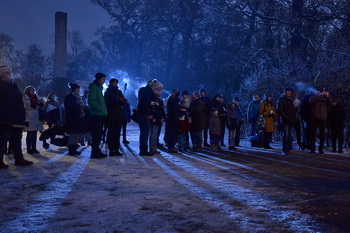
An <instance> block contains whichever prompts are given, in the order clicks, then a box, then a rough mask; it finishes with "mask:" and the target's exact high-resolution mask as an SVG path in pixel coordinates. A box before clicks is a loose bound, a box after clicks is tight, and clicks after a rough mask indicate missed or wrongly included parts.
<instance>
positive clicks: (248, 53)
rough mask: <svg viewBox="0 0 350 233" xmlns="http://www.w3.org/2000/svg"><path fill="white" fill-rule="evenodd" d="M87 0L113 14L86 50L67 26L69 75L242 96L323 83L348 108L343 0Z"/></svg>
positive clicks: (347, 26) (349, 55)
mask: <svg viewBox="0 0 350 233" xmlns="http://www.w3.org/2000/svg"><path fill="white" fill-rule="evenodd" d="M91 2H92V3H94V4H96V5H98V6H100V7H102V8H103V9H104V10H105V11H106V12H107V13H108V14H109V15H110V17H111V22H112V26H110V27H102V28H99V29H98V30H97V32H96V35H97V36H98V38H99V39H98V40H96V41H95V42H93V43H92V45H91V46H90V47H87V46H83V41H82V38H81V36H80V35H79V32H77V31H74V32H71V33H70V40H69V45H70V50H69V51H70V57H69V63H68V67H67V72H68V77H69V78H70V79H72V80H84V79H88V80H90V79H91V77H92V74H93V73H94V72H96V71H97V70H99V71H103V72H106V73H108V72H112V71H115V70H116V69H121V70H124V71H126V72H128V73H129V75H130V76H131V77H140V78H142V79H143V80H147V79H153V78H156V79H158V80H161V81H162V82H163V84H164V86H165V88H166V89H172V88H178V89H179V90H189V91H192V90H198V88H199V87H204V88H206V89H207V91H208V95H209V96H213V95H214V94H216V93H221V94H223V95H224V96H225V97H226V99H227V100H230V99H231V98H232V97H234V96H236V95H238V96H240V97H241V99H242V100H243V101H247V100H250V99H251V97H252V96H253V94H254V93H258V94H260V95H263V94H264V93H266V92H268V93H273V94H274V95H275V96H276V99H277V97H278V96H279V95H280V94H282V92H283V89H284V88H285V87H291V88H293V89H296V90H297V91H299V92H305V91H306V90H307V89H308V88H309V87H310V88H311V87H314V88H326V89H328V90H329V91H330V93H331V95H333V96H336V97H338V98H340V99H341V100H342V101H343V102H344V104H345V105H346V106H347V107H349V103H348V101H349V100H348V98H346V95H348V93H349V91H350V90H349V89H350V79H349V78H348V74H350V70H349V69H350V66H349V63H350V48H349V45H350V13H349V12H350V2H349V1H348V0H333V1H328V0H319V1H306V0H285V1H284V0H280V1H277V0H243V1H234V0H91ZM91 17H93V16H91ZM34 48H35V47H34ZM48 60H50V59H48ZM51 60H52V59H51ZM42 62H43V63H45V62H46V61H45V60H43V61H42ZM29 67H30V68H31V66H29ZM39 67H43V66H39ZM23 69H24V68H22V75H23V76H25V77H28V76H27V75H25V74H24V73H23V72H24V71H23ZM26 72H27V73H29V71H28V70H27V71H26ZM41 74H42V73H41ZM50 75H52V72H51V73H50V72H48V71H46V77H50ZM301 96H302V93H301Z"/></svg>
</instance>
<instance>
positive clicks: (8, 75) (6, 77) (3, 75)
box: [0, 72, 11, 80]
mask: <svg viewBox="0 0 350 233" xmlns="http://www.w3.org/2000/svg"><path fill="white" fill-rule="evenodd" d="M0 77H2V78H3V79H6V80H10V79H11V72H5V73H2V74H1V75H0Z"/></svg>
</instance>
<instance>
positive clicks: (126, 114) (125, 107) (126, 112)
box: [122, 98, 131, 145]
mask: <svg viewBox="0 0 350 233" xmlns="http://www.w3.org/2000/svg"><path fill="white" fill-rule="evenodd" d="M122 111H123V144H125V145H127V144H129V143H130V142H129V141H128V140H127V139H126V126H127V124H128V123H129V122H130V121H131V109H130V104H129V102H128V100H127V99H125V98H124V101H123V104H122Z"/></svg>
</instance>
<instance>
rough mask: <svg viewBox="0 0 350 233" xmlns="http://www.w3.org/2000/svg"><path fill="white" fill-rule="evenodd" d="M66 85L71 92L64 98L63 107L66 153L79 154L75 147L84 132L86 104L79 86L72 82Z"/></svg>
mask: <svg viewBox="0 0 350 233" xmlns="http://www.w3.org/2000/svg"><path fill="white" fill-rule="evenodd" d="M68 85H69V86H70V88H71V93H70V94H68V95H67V96H66V98H65V99H64V107H65V110H66V113H65V126H66V127H67V131H68V133H69V138H68V150H69V152H68V154H69V155H80V154H81V152H79V151H77V148H78V142H79V141H80V138H81V136H82V134H84V133H85V132H84V129H85V127H84V118H85V109H87V108H88V106H87V105H85V104H84V101H83V99H82V97H81V96H80V86H79V85H78V84H76V83H73V82H70V83H69V84H68Z"/></svg>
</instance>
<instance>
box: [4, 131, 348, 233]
mask: <svg viewBox="0 0 350 233" xmlns="http://www.w3.org/2000/svg"><path fill="white" fill-rule="evenodd" d="M129 129H130V130H129V133H130V135H131V136H130V137H129V139H130V141H131V144H130V145H129V146H127V147H125V146H123V148H122V151H123V152H124V156H122V157H111V158H106V159H102V160H91V159H90V158H89V155H90V147H81V148H80V150H81V151H82V152H83V153H82V155H81V156H79V157H73V156H69V155H67V151H66V149H65V148H59V147H55V146H51V148H50V149H49V150H45V149H43V148H39V150H40V151H41V154H40V155H27V154H26V155H25V157H26V158H28V159H30V160H32V161H33V162H34V163H35V164H34V166H30V167H15V166H14V165H13V163H14V162H13V158H12V157H11V156H7V157H6V160H7V161H6V162H7V163H8V164H9V165H10V168H9V169H8V170H0V174H1V176H0V187H1V193H0V198H1V199H0V200H1V210H0V219H1V223H0V225H1V226H0V232H349V230H348V229H350V222H349V220H348V219H349V218H350V182H349V181H350V179H349V178H350V155H349V153H345V154H331V153H329V152H327V151H326V154H324V155H318V154H314V155H310V154H308V153H306V152H301V151H299V152H296V153H295V154H293V155H289V156H284V155H281V154H280V153H279V150H277V149H275V150H270V151H268V150H263V149H253V148H250V147H240V148H239V150H238V151H237V152H231V151H227V150H224V151H222V152H211V151H209V150H204V151H203V152H202V153H197V152H185V153H182V154H180V153H179V154H168V153H166V152H164V151H163V152H162V154H161V155H156V156H153V157H140V156H138V143H137V138H138V129H137V127H136V126H135V125H130V127H129Z"/></svg>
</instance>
